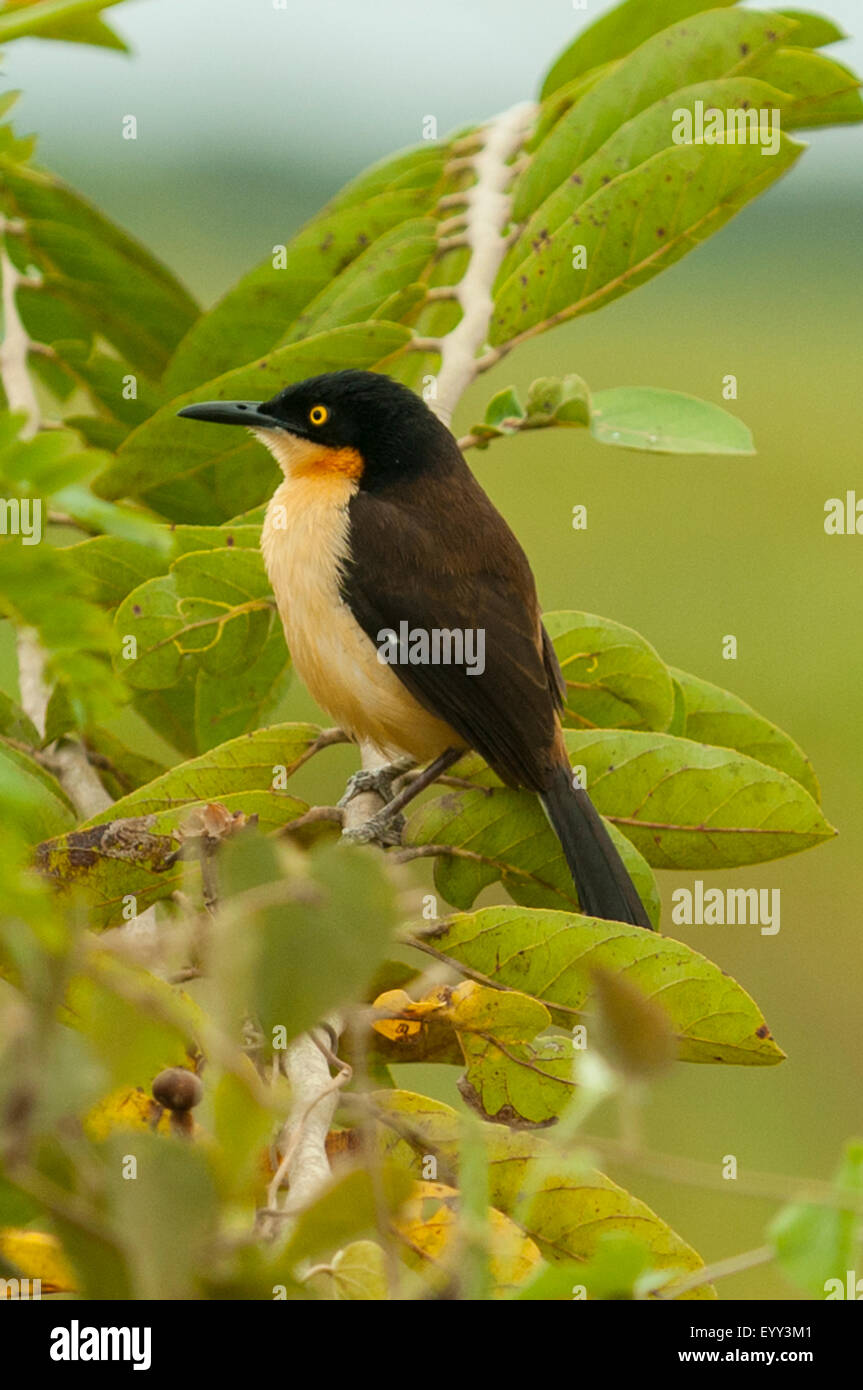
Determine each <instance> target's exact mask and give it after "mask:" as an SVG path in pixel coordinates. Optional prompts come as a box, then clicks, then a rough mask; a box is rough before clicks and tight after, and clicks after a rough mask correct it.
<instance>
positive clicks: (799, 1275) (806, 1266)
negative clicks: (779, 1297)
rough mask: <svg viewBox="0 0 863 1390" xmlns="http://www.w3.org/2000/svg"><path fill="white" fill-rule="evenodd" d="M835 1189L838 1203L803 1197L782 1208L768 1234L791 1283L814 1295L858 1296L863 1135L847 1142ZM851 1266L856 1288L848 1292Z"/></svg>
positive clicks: (861, 1226)
mask: <svg viewBox="0 0 863 1390" xmlns="http://www.w3.org/2000/svg"><path fill="white" fill-rule="evenodd" d="M834 1189H835V1193H836V1197H837V1201H838V1204H837V1206H835V1207H829V1206H820V1205H818V1206H816V1205H814V1204H812V1203H808V1202H799V1203H795V1204H793V1205H792V1206H788V1207H783V1209H782V1210H781V1211H780V1212H778V1213H777V1215H776V1216H775V1217H774V1219H773V1221H772V1222H771V1225H770V1227H769V1230H768V1235H769V1237H770V1240H771V1241H772V1243H773V1245H774V1246H775V1249H776V1258H777V1260H778V1262H779V1266H780V1268H781V1269H782V1270H783V1272H784V1273H785V1274H786V1275H787V1276H788V1278H789V1279H790V1280H791V1282H792V1283H794V1284H798V1285H799V1286H800V1287H801V1288H803V1289H805V1290H806V1292H807V1293H808V1294H809V1295H810V1296H811V1297H813V1298H824V1297H827V1298H856V1297H857V1296H858V1295H857V1289H856V1281H857V1275H856V1271H857V1270H858V1269H859V1261H860V1249H861V1234H863V1223H861V1217H860V1214H859V1213H860V1204H861V1197H863V1142H861V1141H860V1140H854V1141H851V1142H849V1144H848V1145H847V1146H846V1149H845V1154H844V1156H843V1159H842V1163H841V1165H840V1167H839V1171H838V1173H837V1174H836V1177H835V1179H834ZM843 1197H848V1198H850V1205H849V1207H842V1206H841V1201H842V1198H843ZM855 1207H856V1209H857V1210H856V1211H855V1210H854V1208H855ZM849 1271H855V1273H854V1274H853V1275H852V1282H853V1283H854V1285H855V1287H854V1291H853V1292H849V1291H848V1273H849Z"/></svg>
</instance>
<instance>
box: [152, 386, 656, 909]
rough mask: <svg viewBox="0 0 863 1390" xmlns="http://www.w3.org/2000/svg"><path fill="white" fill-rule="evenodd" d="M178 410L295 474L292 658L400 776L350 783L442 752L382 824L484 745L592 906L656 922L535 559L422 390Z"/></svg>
mask: <svg viewBox="0 0 863 1390" xmlns="http://www.w3.org/2000/svg"><path fill="white" fill-rule="evenodd" d="M178 413H179V415H181V416H183V417H184V418H186V419H190V420H196V421H206V422H211V423H216V424H222V425H240V426H244V427H245V428H247V429H249V430H251V432H252V433H253V435H254V436H255V437H256V438H257V439H259V440H260V441H261V442H262V443H263V444H264V445H265V446H266V448H267V449H268V450H269V452H270V454H271V455H272V456H273V458H274V459H275V461H276V463H277V464H278V465H279V467H280V469H281V471H282V474H283V475H284V476H283V480H282V482H281V483H280V485H279V486H278V487H277V489H276V491H275V493H274V494H273V496H272V498H271V500H270V502H269V505H268V507H267V510H266V517H265V520H264V523H263V528H262V535H261V549H262V552H263V557H264V563H265V566H266V570H267V574H268V577H269V582H270V584H271V586H272V589H273V594H274V596H275V600H276V605H277V608H278V611H279V614H280V617H281V620H282V625H283V627H284V632H285V638H286V641H287V644H288V649H289V651H290V653H291V658H292V661H293V663H294V666H295V668H296V670H297V672H298V673H299V675H300V676H301V678H302V679H303V681H304V683H305V685H306V686H307V688H308V690H309V691H310V693H311V695H312V696H313V697H314V699H315V700H316V701H317V703H318V704H319V705H320V706H321V707H322V708H323V709H324V710H326V711H327V713H328V714H329V715H330V717H331V718H332V719H333V720H334V721H335V722H336V723H337V724H338V725H339V726H340V727H341V728H342V729H343V730H344V731H345V732H346V733H347V734H348V735H349V737H350V738H351V739H353V740H354V741H355V742H357V743H359V744H360V745H361V746H362V747H364V748H366V749H371V750H373V751H374V752H375V754H376V755H377V756H378V761H380V759H381V758H383V759H384V760H385V762H386V764H387V765H386V766H385V767H384V768H383V769H382V772H381V777H382V778H383V779H384V780H382V781H381V780H377V781H376V780H375V778H376V773H375V772H373V771H366V772H361V773H359V774H357V775H356V777H355V779H353V781H354V786H353V788H350V789H349V793H348V794H349V795H351V794H355V793H356V791H357V790H364V789H366V790H367V789H368V788H369V787H370V786H375V788H376V789H377V790H379V791H381V794H382V795H383V796H384V797H385V799H387V798H388V796H389V792H390V790H391V786H392V781H391V777H392V776H393V775H394V774H395V772H397V771H403V770H404V769H405V768H406V767H409V766H415V765H417V764H424V765H426V766H425V772H424V773H421V774H420V775H419V776H418V777H417V778H416V779H415V780H414V782H413V783H412V784H411V785H410V787H409V788H408V790H407V791H404V790H403V791H402V792H400V793H399V795H398V796H396V797H395V798H392V799H389V800H388V804H387V805H386V806H385V807H384V810H383V812H381V813H380V815H379V816H378V817H376V818H375V825H374V827H373V829H374V832H375V833H377V832H378V831H379V830H380V829H381V827H382V826H383V825H384V824H385V823H386V821H387V817H388V816H392V815H394V814H395V813H396V812H397V811H400V810H401V807H402V806H403V805H404V804H406V801H407V800H408V799H409V798H410V797H412V796H413V795H415V794H416V793H417V792H418V791H419V790H421V789H422V788H423V787H425V786H427V785H429V784H430V782H431V781H432V780H434V779H435V778H436V777H437V776H439V775H441V773H442V772H443V771H445V770H446V768H447V767H448V766H451V765H452V764H453V763H454V762H455V761H457V760H458V759H459V758H460V757H462V756H463V755H464V754H465V752H466V751H467V750H470V749H472V750H474V751H475V752H477V753H479V754H480V755H481V756H482V757H483V758H484V759H485V761H486V763H487V764H488V765H489V767H490V768H492V770H493V771H494V772H495V773H496V774H497V776H498V777H499V778H500V779H501V781H502V782H503V783H504V784H505V785H506V786H510V787H520V788H525V789H527V790H528V791H530V792H533V793H535V794H536V796H538V797H539V800H540V802H541V804H542V806H543V808H544V810H545V813H546V816H547V818H548V820H549V821H550V823H551V826H552V828H553V829H554V831H555V833H556V835H557V837H558V839H559V841H560V844H561V848H562V850H563V854H564V856H565V859H566V862H567V864H568V866H569V870H570V873H571V875H572V878H573V881H574V884H575V888H576V892H577V896H578V902H579V907H580V909H581V911H582V913H583V914H585V915H588V916H591V917H600V918H605V919H609V920H612V921H620V922H626V923H631V924H633V925H637V926H641V927H646V928H649V929H650V928H651V922H650V920H649V918H648V915H647V911H646V909H645V907H644V904H643V903H642V901H641V899H640V897H639V894H638V891H637V889H636V888H635V885H634V884H633V882H632V879H631V878H630V876H629V874H628V872H627V870H626V867H625V866H624V864H623V861H622V859H621V857H620V854H619V853H618V850H617V848H616V846H615V844H614V842H613V840H612V838H611V836H610V834H609V832H608V829H607V827H606V825H605V823H604V822H603V820H602V818H601V816H600V815H599V813H598V812H597V810H596V808H595V807H594V805H593V803H592V801H591V800H590V797H589V796H588V793H587V791H586V790H585V789H584V788H583V787H582V786H580V785H579V784H578V781H577V779H576V778H575V777H574V776H573V772H572V769H571V767H570V762H569V757H568V754H567V749H566V744H565V742H564V737H563V731H562V724H561V712H562V710H563V706H564V696H565V688H566V687H565V682H564V678H563V674H562V671H561V668H560V664H559V662H558V660H557V656H556V654H555V651H554V647H553V645H552V642H551V639H550V637H549V635H548V633H547V632H546V630H545V628H544V626H543V624H542V619H541V610H540V606H539V600H538V598H537V590H536V584H535V581H534V577H533V572H532V570H531V567H530V563H529V561H528V559H527V556H526V555H525V553H524V551H523V549H522V547H521V545H520V544H519V542H518V540H517V539H516V537H515V535H514V534H513V532H512V531H511V529H510V527H509V526H508V524H507V522H506V521H505V520H504V518H503V517H502V516H501V514H500V512H498V510H497V509H496V507H495V506H494V504H493V503H492V501H491V499H490V498H489V497H488V496H487V494H486V493H485V492H484V491H483V489H482V487H481V486H480V484H479V483H478V482H477V480H476V478H475V477H474V475H473V473H472V471H471V469H470V468H469V466H468V464H467V462H466V460H465V458H464V455H463V454H462V451H461V449H460V448H459V446H458V443H457V441H456V439H455V437H454V436H453V434H452V433H451V432H450V430H449V429H448V428H447V427H446V425H445V424H444V423H443V422H442V421H441V420H440V419H439V418H438V416H437V415H436V414H435V413H434V411H433V410H432V409H431V408H430V407H429V405H428V404H427V403H426V402H425V401H424V400H423V399H422V397H421V396H419V395H418V394H417V393H416V392H414V391H413V390H411V389H410V388H409V387H407V386H405V385H403V384H402V383H400V382H398V381H396V380H394V379H391V378H390V377H388V376H386V375H384V374H383V373H379V372H370V371H360V370H354V369H350V368H349V369H345V370H341V371H334V372H327V373H324V374H322V375H318V376H312V377H308V378H306V379H304V380H302V381H297V382H294V383H291V384H289V385H288V386H286V387H284V389H283V390H281V391H279V392H278V393H277V394H276V395H274V396H273V397H272V398H271V399H269V400H266V401H208V402H199V403H197V404H192V405H187V406H185V407H184V408H183V409H181V410H180V411H179V412H178ZM405 633H407V634H409V636H410V638H411V639H413V638H414V635H415V634H420V636H422V634H426V635H429V634H434V633H439V634H440V633H442V634H445V635H446V636H447V637H448V638H449V639H450V643H452V642H453V641H454V640H455V639H454V636H453V635H454V634H457V635H463V634H468V635H469V634H473V635H474V640H473V647H472V650H473V652H474V655H476V653H477V652H478V651H479V650H480V647H482V650H483V659H482V662H480V661H479V660H474V662H473V666H472V667H471V666H470V665H469V664H468V662H467V661H466V660H465V659H462V660H461V661H458V660H446V657H453V656H455V657H458V655H459V651H458V646H457V645H456V646H455V647H453V646H452V645H450V647H449V648H448V649H447V650H446V651H444V648H443V646H442V645H439V647H438V649H437V655H438V657H439V659H438V660H437V661H435V660H432V659H430V658H429V655H428V654H433V652H432V646H431V645H430V644H426V645H425V646H424V645H423V643H422V641H420V642H419V643H418V645H417V650H418V651H419V655H420V659H418V660H412V659H411V656H412V654H413V655H416V652H413V651H412V649H411V650H409V649H408V648H407V643H405V642H404V640H403V638H404V635H405ZM396 637H398V640H397V641H394V639H395V638H396ZM463 641H464V642H467V641H468V638H466V637H465V638H463ZM386 644H389V646H388V651H387V659H382V650H383V648H384V646H385V645H386ZM423 652H427V655H426V659H422V656H423ZM462 656H463V657H464V651H462ZM480 667H481V668H482V669H480ZM388 778H389V779H390V780H387V779H388ZM367 838H371V835H370V836H368V837H367Z"/></svg>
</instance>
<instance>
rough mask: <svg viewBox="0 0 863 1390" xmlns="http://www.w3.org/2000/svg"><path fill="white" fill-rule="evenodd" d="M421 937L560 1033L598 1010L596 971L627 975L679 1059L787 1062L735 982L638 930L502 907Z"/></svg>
mask: <svg viewBox="0 0 863 1390" xmlns="http://www.w3.org/2000/svg"><path fill="white" fill-rule="evenodd" d="M420 939H421V941H422V943H423V945H424V948H425V949H427V950H430V951H431V953H432V954H433V955H436V956H439V957H441V958H444V959H446V960H448V961H454V962H455V963H456V965H457V966H464V967H466V968H467V970H468V971H470V972H473V973H474V977H475V978H476V977H477V976H479V977H481V978H483V979H485V980H487V981H488V982H489V983H490V984H494V985H497V986H498V987H504V988H506V989H516V990H518V991H520V993H522V994H529V995H531V997H532V998H534V999H537V1000H539V1001H540V1002H541V1003H543V1004H545V1006H546V1007H547V1008H549V1009H551V1011H552V1013H553V1015H554V1017H555V1019H556V1021H558V1022H560V1023H563V1024H565V1025H569V1026H571V1025H572V1023H573V1022H574V1021H575V1016H576V1015H580V1014H581V1013H582V1012H583V1011H584V1010H585V1009H587V1010H588V1012H594V1011H595V1005H594V1000H595V996H596V990H597V985H596V980H595V978H594V971H595V970H597V969H604V970H607V971H611V972H613V973H615V974H620V973H623V978H624V979H625V980H626V982H627V983H629V984H631V985H634V986H636V987H637V988H638V989H639V990H640V991H641V993H642V994H644V995H645V996H646V998H647V999H648V1000H651V1001H653V1002H655V1004H656V1006H657V1007H658V1008H659V1009H661V1010H662V1011H663V1012H664V1013H665V1015H666V1016H667V1017H668V1019H669V1021H670V1023H671V1026H672V1028H673V1030H674V1033H675V1035H676V1037H677V1048H678V1057H679V1058H680V1060H681V1061H686V1062H726V1063H733V1064H736V1065H742V1066H772V1065H773V1064H774V1063H776V1062H781V1061H782V1058H783V1056H784V1053H783V1052H782V1051H781V1049H780V1048H779V1047H777V1045H776V1043H775V1042H774V1041H773V1039H772V1037H771V1036H770V1031H769V1029H768V1028H767V1025H766V1023H765V1021H764V1017H763V1015H762V1013H761V1011H760V1010H759V1009H758V1007H757V1005H756V1004H755V1003H754V1001H753V1000H752V999H751V998H750V997H749V995H748V994H747V993H746V991H745V990H743V989H742V988H741V987H740V985H738V984H737V983H736V981H734V980H732V979H731V977H730V976H729V975H726V974H725V973H724V971H722V970H720V968H719V966H718V965H714V964H713V963H712V961H709V960H707V959H706V958H705V957H704V956H702V955H700V954H699V953H698V952H697V951H693V950H692V949H691V947H689V946H686V945H684V944H683V943H682V942H680V941H674V940H672V939H671V938H670V937H667V936H657V935H655V934H654V933H651V932H645V931H644V930H643V929H642V928H640V927H633V926H629V925H627V924H625V923H623V922H606V921H603V920H602V919H600V918H596V917H581V916H577V915H574V914H572V913H567V912H549V911H546V910H544V909H543V910H540V909H532V910H525V909H524V908H521V907H513V906H504V907H486V908H481V909H480V910H479V911H478V912H473V913H457V914H456V915H455V916H453V917H450V918H449V919H448V920H447V921H445V922H442V923H440V924H439V925H432V926H429V927H427V928H425V929H424V930H423V931H422V933H421V937H420ZM591 1031H592V1029H591V1028H589V1033H588V1035H589V1036H590V1034H591Z"/></svg>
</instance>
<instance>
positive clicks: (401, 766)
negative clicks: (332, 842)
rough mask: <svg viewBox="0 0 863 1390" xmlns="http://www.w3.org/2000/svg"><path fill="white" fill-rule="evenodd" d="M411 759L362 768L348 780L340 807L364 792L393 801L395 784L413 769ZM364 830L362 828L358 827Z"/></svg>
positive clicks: (400, 759)
mask: <svg viewBox="0 0 863 1390" xmlns="http://www.w3.org/2000/svg"><path fill="white" fill-rule="evenodd" d="M413 765H414V764H413V760H412V759H411V758H399V759H398V760H397V761H396V762H393V763H387V764H386V765H385V766H384V767H375V768H361V769H360V771H359V772H355V773H354V774H353V776H352V777H349V778H348V785H347V786H346V787H345V792H344V796H342V798H341V799H340V801H339V803H338V804H339V806H341V807H345V806H347V805H348V803H349V802H350V801H353V799H354V797H355V796H361V795H362V794H363V792H377V794H378V796H380V797H381V798H382V799H383V800H384V801H392V799H393V782H395V781H396V780H397V779H398V778H399V777H401V776H402V775H403V774H404V773H405V772H407V771H408V770H409V768H411V767H413ZM358 829H362V827H361V826H360V827H358Z"/></svg>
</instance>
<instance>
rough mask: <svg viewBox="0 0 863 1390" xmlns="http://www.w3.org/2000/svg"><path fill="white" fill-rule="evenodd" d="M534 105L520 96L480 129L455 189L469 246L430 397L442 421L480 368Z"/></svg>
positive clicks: (462, 238) (461, 239)
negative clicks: (517, 167) (454, 319)
mask: <svg viewBox="0 0 863 1390" xmlns="http://www.w3.org/2000/svg"><path fill="white" fill-rule="evenodd" d="M535 111H536V108H535V107H534V106H533V104H532V103H531V102H524V103H521V104H520V105H518V106H513V107H512V108H511V109H510V110H509V111H504V112H503V114H502V115H500V116H497V117H495V119H494V120H493V121H490V122H489V124H488V125H487V126H485V127H484V128H483V130H482V131H481V132H479V136H480V140H481V144H480V146H479V149H478V150H477V151H476V153H474V154H472V155H471V156H470V160H469V162H470V165H471V167H472V168H473V170H474V172H475V174H476V183H474V184H473V186H472V187H471V188H467V189H465V190H464V193H463V194H461V195H460V197H463V198H464V205H465V210H464V215H463V218H460V220H463V224H464V225H463V230H462V231H461V232H460V234H459V237H458V238H457V239H458V241H459V243H460V244H464V245H466V246H469V247H470V250H471V257H470V261H469V262H468V267H467V270H466V271H465V273H464V276H463V277H462V279H461V280H460V282H459V283H458V285H456V286H455V297H456V299H457V300H458V302H459V304H460V305H461V310H462V316H461V318H460V319H459V321H458V323H457V324H456V326H455V328H453V329H452V331H451V332H450V333H448V334H447V335H446V337H445V338H443V339H442V342H441V361H440V368H439V370H438V373H437V398H436V400H434V401H432V402H431V405H432V408H433V409H434V411H435V413H436V414H437V415H438V416H439V417H440V418H441V420H443V422H444V424H446V425H448V424H449V422H450V420H451V419H452V414H453V411H454V410H455V407H456V405H457V404H458V402H459V400H460V398H461V396H462V395H463V393H464V392H465V391H466V390H467V388H468V386H470V384H471V382H472V381H473V379H474V377H475V376H476V374H477V371H478V369H479V368H478V358H477V353H478V352H479V351H480V349H481V348H482V347H483V346H484V344H485V342H486V339H487V337H488V327H489V322H490V320H491V314H492V308H493V300H492V293H491V291H492V286H493V284H494V280H495V276H496V275H497V272H498V270H499V268H500V265H501V262H502V260H503V258H504V255H505V253H506V245H507V243H506V237H505V235H504V234H505V232H506V230H507V227H508V225H509V220H510V212H511V209H512V199H511V197H510V195H509V193H508V192H507V190H508V188H509V185H510V183H511V181H512V177H513V170H512V166H511V164H510V160H512V158H513V157H514V156H515V155H516V154H518V152H519V150H520V149H521V146H522V144H523V142H524V138H525V135H526V134H527V131H528V129H529V127H530V124H531V122H532V120H533V118H534V114H535Z"/></svg>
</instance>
